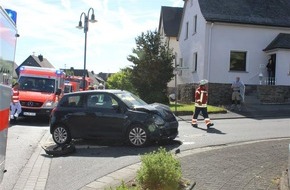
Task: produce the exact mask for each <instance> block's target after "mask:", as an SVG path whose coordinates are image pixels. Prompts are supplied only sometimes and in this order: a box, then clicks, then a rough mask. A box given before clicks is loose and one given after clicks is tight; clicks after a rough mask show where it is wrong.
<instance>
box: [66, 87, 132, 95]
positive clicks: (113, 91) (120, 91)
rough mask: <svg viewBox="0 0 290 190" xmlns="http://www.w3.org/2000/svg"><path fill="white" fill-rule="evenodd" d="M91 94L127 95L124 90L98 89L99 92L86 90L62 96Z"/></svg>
mask: <svg viewBox="0 0 290 190" xmlns="http://www.w3.org/2000/svg"><path fill="white" fill-rule="evenodd" d="M93 92H102V93H109V94H122V93H129V92H128V91H126V90H118V89H99V90H86V91H78V92H71V93H68V94H65V95H64V96H70V95H76V94H90V93H93Z"/></svg>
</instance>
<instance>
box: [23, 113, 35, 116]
mask: <svg viewBox="0 0 290 190" xmlns="http://www.w3.org/2000/svg"><path fill="white" fill-rule="evenodd" d="M23 115H27V116H36V113H34V112H23Z"/></svg>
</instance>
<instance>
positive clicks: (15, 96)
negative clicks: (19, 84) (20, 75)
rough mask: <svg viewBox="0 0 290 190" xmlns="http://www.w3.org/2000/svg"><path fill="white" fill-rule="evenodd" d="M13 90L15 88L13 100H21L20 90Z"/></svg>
mask: <svg viewBox="0 0 290 190" xmlns="http://www.w3.org/2000/svg"><path fill="white" fill-rule="evenodd" d="M12 90H13V95H12V101H13V103H17V102H19V91H18V90H16V89H14V88H13V89H12Z"/></svg>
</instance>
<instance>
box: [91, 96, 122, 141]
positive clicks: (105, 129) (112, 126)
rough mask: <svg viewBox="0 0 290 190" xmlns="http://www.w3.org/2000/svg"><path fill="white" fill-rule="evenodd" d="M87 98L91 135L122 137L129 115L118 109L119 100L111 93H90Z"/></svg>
mask: <svg viewBox="0 0 290 190" xmlns="http://www.w3.org/2000/svg"><path fill="white" fill-rule="evenodd" d="M87 99H88V101H87V121H88V122H89V125H90V132H91V133H90V136H93V137H100V138H118V137H121V136H122V133H123V129H124V126H125V124H126V119H127V116H126V115H125V113H124V112H122V111H120V109H118V106H119V105H118V102H117V100H116V99H115V98H114V97H113V96H112V95H111V94H109V93H95V94H90V95H89V96H88V98H87ZM93 99H94V100H93Z"/></svg>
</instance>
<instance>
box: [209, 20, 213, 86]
mask: <svg viewBox="0 0 290 190" xmlns="http://www.w3.org/2000/svg"><path fill="white" fill-rule="evenodd" d="M213 25H214V23H213V22H212V23H211V25H210V29H209V34H208V35H209V37H208V57H207V63H208V64H207V65H208V68H207V80H208V81H209V82H210V78H209V77H210V63H211V59H210V57H211V40H212V28H213Z"/></svg>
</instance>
